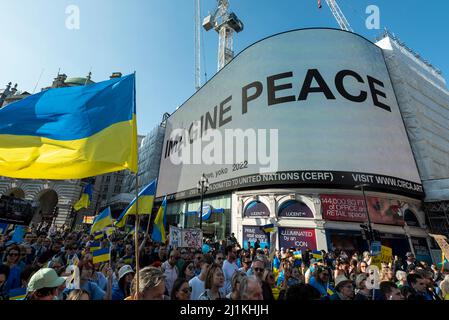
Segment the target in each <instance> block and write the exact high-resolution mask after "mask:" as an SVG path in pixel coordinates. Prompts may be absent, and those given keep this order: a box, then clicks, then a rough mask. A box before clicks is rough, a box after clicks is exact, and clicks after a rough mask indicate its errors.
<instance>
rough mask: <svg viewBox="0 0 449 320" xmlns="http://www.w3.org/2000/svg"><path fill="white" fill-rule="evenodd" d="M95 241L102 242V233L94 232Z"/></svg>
mask: <svg viewBox="0 0 449 320" xmlns="http://www.w3.org/2000/svg"><path fill="white" fill-rule="evenodd" d="M93 236H94V239H95V240H102V239H103V238H104V232H103V231H96V232H94V233H93Z"/></svg>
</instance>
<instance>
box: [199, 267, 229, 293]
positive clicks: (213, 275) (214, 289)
mask: <svg viewBox="0 0 449 320" xmlns="http://www.w3.org/2000/svg"><path fill="white" fill-rule="evenodd" d="M223 286H224V273H223V270H221V267H220V266H219V265H218V264H216V263H214V264H213V265H211V266H210V267H209V270H208V271H207V275H206V281H205V285H204V287H205V288H206V291H204V292H203V293H202V294H201V295H200V297H199V300H218V299H223V298H225V296H224V295H223V294H222V293H221V292H220V289H221V288H222V287H223Z"/></svg>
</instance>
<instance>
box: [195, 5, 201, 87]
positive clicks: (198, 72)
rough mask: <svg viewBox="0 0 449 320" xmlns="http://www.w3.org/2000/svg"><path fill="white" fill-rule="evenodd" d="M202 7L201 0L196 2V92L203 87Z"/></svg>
mask: <svg viewBox="0 0 449 320" xmlns="http://www.w3.org/2000/svg"><path fill="white" fill-rule="evenodd" d="M200 16H201V7H200V0H195V90H196V91H198V90H199V89H200V87H201V49H200V48H201V47H200V44H201V42H200V41H201V24H200V20H201V17H200Z"/></svg>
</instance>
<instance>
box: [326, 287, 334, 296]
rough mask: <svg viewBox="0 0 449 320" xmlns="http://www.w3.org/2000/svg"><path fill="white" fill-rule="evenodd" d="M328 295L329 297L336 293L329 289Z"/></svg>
mask: <svg viewBox="0 0 449 320" xmlns="http://www.w3.org/2000/svg"><path fill="white" fill-rule="evenodd" d="M326 293H327V294H328V295H329V296H332V295H334V294H335V291H334V290H333V289H332V288H330V287H327V290H326Z"/></svg>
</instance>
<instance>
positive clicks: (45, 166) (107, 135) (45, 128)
mask: <svg viewBox="0 0 449 320" xmlns="http://www.w3.org/2000/svg"><path fill="white" fill-rule="evenodd" d="M124 169H129V170H131V171H134V172H137V125H136V103H135V75H134V74H131V75H128V76H124V77H121V78H114V79H111V80H108V81H103V82H99V83H96V84H91V85H87V86H78V87H68V88H57V89H50V90H45V91H42V92H40V93H37V94H34V95H32V96H29V97H27V98H25V99H22V100H20V101H17V102H15V103H11V104H9V105H7V106H5V107H3V108H1V109H0V176H5V177H10V178H21V179H56V180H64V179H81V178H86V177H92V176H96V175H100V174H104V173H108V172H114V171H119V170H124Z"/></svg>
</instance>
